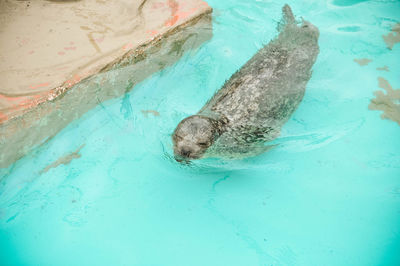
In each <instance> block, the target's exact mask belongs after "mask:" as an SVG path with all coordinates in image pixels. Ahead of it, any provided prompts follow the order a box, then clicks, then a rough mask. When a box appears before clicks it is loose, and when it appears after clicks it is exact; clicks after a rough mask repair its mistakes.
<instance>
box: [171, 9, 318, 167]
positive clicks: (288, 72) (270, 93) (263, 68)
mask: <svg viewBox="0 0 400 266" xmlns="http://www.w3.org/2000/svg"><path fill="white" fill-rule="evenodd" d="M282 13H283V17H282V20H281V21H280V22H279V23H278V31H279V35H278V36H277V37H276V38H275V39H273V40H272V41H270V42H269V43H268V45H266V46H264V47H263V48H261V49H260V50H259V51H258V52H257V53H256V54H255V55H254V56H253V57H252V58H251V59H250V60H249V61H248V62H247V63H246V64H245V65H244V66H243V67H242V68H241V69H240V70H238V71H237V72H236V73H234V74H233V75H232V76H231V78H230V79H229V80H228V81H226V82H225V84H224V85H223V86H222V88H221V89H219V90H218V91H217V92H216V93H215V94H214V96H213V97H212V98H211V99H210V100H209V101H208V102H207V103H206V104H205V105H204V107H203V108H201V110H200V111H199V112H198V113H197V114H195V115H192V116H189V117H187V118H185V119H183V120H182V121H181V122H180V123H179V124H178V126H177V127H176V129H175V131H174V133H173V134H172V141H173V148H174V155H175V158H176V160H178V161H182V160H184V161H190V160H193V159H200V158H205V157H222V158H231V159H235V158H243V157H249V156H255V155H258V154H260V153H262V152H265V151H266V150H268V148H270V146H266V144H265V142H268V141H271V140H273V139H275V138H276V137H277V136H279V134H280V129H281V128H282V126H283V125H284V123H286V122H287V121H288V120H289V118H290V117H291V115H292V113H293V112H294V111H295V110H296V109H297V107H298V105H299V104H300V102H301V100H302V98H303V96H304V93H305V88H306V85H307V82H308V80H309V79H310V78H311V73H312V70H311V68H312V66H313V65H314V62H315V60H316V58H317V56H318V53H319V46H318V38H319V30H318V28H317V27H315V26H314V25H313V24H311V23H310V22H308V21H304V20H302V22H296V20H295V18H294V16H293V13H292V10H291V8H290V7H289V6H288V5H287V4H286V5H284V7H283V8H282Z"/></svg>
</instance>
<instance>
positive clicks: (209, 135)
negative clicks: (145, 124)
mask: <svg viewBox="0 0 400 266" xmlns="http://www.w3.org/2000/svg"><path fill="white" fill-rule="evenodd" d="M218 132H219V131H218V126H217V123H216V121H214V119H212V118H210V117H206V116H202V115H192V116H189V117H187V118H185V119H184V120H182V121H181V122H180V123H179V124H178V126H177V127H176V129H175V131H174V133H173V135H172V141H173V143H174V155H175V158H176V159H177V160H178V161H182V160H192V159H199V158H200V157H202V156H203V155H204V153H205V152H206V150H207V149H208V148H209V147H210V146H211V145H212V144H213V143H214V141H215V140H216V139H217V137H218V136H219V134H218Z"/></svg>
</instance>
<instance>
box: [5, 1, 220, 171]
mask: <svg viewBox="0 0 400 266" xmlns="http://www.w3.org/2000/svg"><path fill="white" fill-rule="evenodd" d="M110 2H112V4H111V3H110ZM132 3H133V4H132ZM99 6H100V7H99ZM30 8H32V9H33V11H34V12H33V11H29V12H33V13H28V14H30V15H27V13H26V12H28V11H27V10H29V9H30ZM46 8H47V9H48V10H46ZM111 8H114V9H116V10H114V11H110V12H107V10H109V9H111ZM125 11H126V12H125ZM128 11H129V12H128ZM0 12H1V18H0V25H2V26H0V41H1V42H0V49H1V51H9V52H10V53H9V54H8V55H7V53H3V52H2V54H1V55H0V57H1V58H0V168H5V167H8V166H9V165H10V164H12V163H13V162H15V161H16V160H17V159H19V158H21V157H22V156H24V155H25V154H27V153H28V152H29V151H31V150H32V149H33V148H35V147H37V146H39V145H40V144H42V143H44V142H45V141H47V140H48V139H50V138H52V137H53V136H54V135H56V134H57V132H59V131H60V130H61V129H63V128H64V127H65V126H67V125H68V124H69V123H70V122H72V121H73V120H75V119H77V118H79V117H81V116H82V115H83V114H84V113H85V112H87V111H88V110H90V109H92V108H93V107H95V106H96V105H98V104H99V103H101V102H103V101H105V100H108V99H111V98H114V97H118V96H121V95H122V94H124V93H126V92H127V91H128V90H129V89H131V88H132V86H133V85H135V84H136V83H138V82H140V81H142V80H144V79H145V78H146V77H148V76H150V75H151V74H153V73H154V72H156V71H159V70H161V69H163V68H165V67H166V66H168V65H171V64H173V63H174V62H176V61H177V60H178V59H179V58H180V57H181V56H182V54H183V53H184V52H185V51H187V50H191V49H196V48H197V47H198V46H200V45H201V44H202V43H203V42H204V41H206V40H208V39H210V38H211V36H212V24H211V12H212V9H211V8H210V7H209V6H208V5H207V4H206V3H205V2H203V1H201V0H189V1H182V0H162V1H153V0H141V1H136V0H134V1H115V2H114V1H101V0H97V1H95V0H81V1H54V0H53V1H45V0H37V1H17V0H14V1H10V0H8V1H4V2H1V3H0ZM19 12H21V13H19ZM35 12H36V13H35ZM57 12H63V13H62V14H59V13H57ZM71 12H72V13H74V14H75V16H76V17H68V19H66V18H65V19H63V17H64V16H71ZM96 12H97V13H96ZM102 12H105V14H110V18H109V19H110V20H112V17H113V16H116V17H117V18H118V19H117V22H115V21H114V22H113V23H110V24H109V25H108V24H107V19H105V21H102V20H101V18H102V17H101V14H102ZM124 12H125V13H126V14H125V15H126V17H123V15H121V13H124ZM5 13H7V14H5ZM132 13H134V14H135V15H133V16H132ZM16 14H19V15H17V18H13V17H12V16H13V15H16ZM46 14H47V15H49V17H46ZM52 14H58V16H59V18H57V19H56V20H54V17H53V15H52ZM103 15H104V14H103ZM21 16H22V18H21ZM24 16H25V19H24V18H23V17H24ZM121 17H122V18H121ZM81 18H82V19H83V21H84V22H85V23H86V24H82V23H83V22H82V21H81ZM34 21H41V22H40V23H39V24H38V25H39V26H38V27H39V28H40V30H39V29H38V30H37V31H36V33H37V35H35V30H34V29H29V28H28V29H23V30H21V31H19V34H17V35H18V36H14V35H16V33H15V31H17V32H18V29H19V27H22V25H23V24H24V23H25V26H26V23H31V24H32V23H34ZM59 21H60V22H59ZM99 23H100V24H101V25H102V26H101V27H103V26H104V27H105V28H106V30H105V31H104V30H103V31H102V30H101V29H95V30H92V31H90V32H88V30H87V29H88V28H89V29H92V28H93V29H94V28H95V26H96V25H98V24H99ZM15 24H17V25H15ZM126 24H129V26H126ZM82 25H83V27H82ZM86 25H89V26H86ZM93 25H94V26H93ZM66 27H67V28H68V27H69V28H70V29H71V28H74V30H72V31H71V32H69V33H68V31H66ZM42 28H45V29H42ZM107 28H109V29H108V30H107ZM50 29H52V30H53V31H55V32H57V33H58V35H59V36H58V39H57V40H54V39H52V38H51V37H49V38H48V37H47V36H48V35H49V34H48V33H46V31H47V32H48V31H49V30H50ZM110 29H111V30H110ZM63 30H65V31H63ZM32 31H33V33H32ZM38 31H42V33H40V32H39V33H38ZM60 32H61V33H63V34H60ZM24 34H28V35H29V36H30V37H24V36H25V35H24ZM30 34H31V35H30ZM13 36H14V37H13ZM61 36H62V37H61ZM106 40H107V41H106ZM93 42H94V43H93ZM107 42H108V43H107ZM103 43H106V44H104V45H103ZM13 44H14V46H13ZM15 44H16V45H15ZM74 47H75V48H74ZM80 50H82V51H80ZM32 51H33V53H32ZM75 51H79V53H78V54H74V53H73V52H75ZM70 52H71V53H70ZM68 53H70V54H69V55H68ZM33 54H41V55H42V57H41V56H38V57H37V58H36V57H35V58H34V59H32V58H31V57H29V55H33ZM41 59H43V60H41ZM13 60H14V61H13ZM29 84H31V85H29Z"/></svg>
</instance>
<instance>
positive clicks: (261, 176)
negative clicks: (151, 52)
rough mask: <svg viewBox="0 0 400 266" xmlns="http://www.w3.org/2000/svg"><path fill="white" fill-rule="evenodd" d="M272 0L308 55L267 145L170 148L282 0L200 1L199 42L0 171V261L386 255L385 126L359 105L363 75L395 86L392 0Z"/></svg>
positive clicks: (397, 247)
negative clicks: (179, 152)
mask: <svg viewBox="0 0 400 266" xmlns="http://www.w3.org/2000/svg"><path fill="white" fill-rule="evenodd" d="M286 2H288V4H289V5H291V7H292V9H293V12H294V14H295V15H296V16H297V17H298V18H300V17H304V19H306V20H309V21H311V22H312V23H313V24H315V25H316V26H317V27H318V28H319V30H320V39H319V45H320V54H319V56H318V59H317V61H316V63H315V65H314V68H313V69H314V70H313V75H312V78H311V80H310V81H309V83H308V85H307V89H306V94H305V97H304V99H303V101H302V103H301V105H300V106H299V108H298V109H297V111H296V112H295V113H294V115H293V116H292V118H291V119H290V121H289V122H288V123H287V124H286V125H285V126H284V128H283V130H282V132H281V136H280V137H279V138H278V139H277V140H275V141H274V143H275V144H278V145H277V146H276V147H275V148H273V149H272V150H270V151H269V152H268V153H265V154H263V155H261V156H258V157H254V158H248V159H244V160H239V161H223V160H219V159H206V160H200V161H197V162H194V163H193V164H192V165H190V166H185V165H180V164H178V163H177V162H175V161H174V160H173V159H171V153H172V143H171V133H172V131H173V130H174V128H175V127H176V125H177V124H178V122H179V121H180V120H181V119H183V118H184V117H186V116H189V115H191V114H194V113H196V112H197V111H198V110H200V108H201V107H202V106H203V105H204V104H205V102H206V101H207V100H208V99H209V98H210V97H211V96H212V95H213V93H214V92H215V91H216V90H217V89H219V88H220V87H221V86H222V85H223V83H224V81H225V80H226V79H228V78H229V77H230V76H231V75H232V74H233V73H234V72H235V71H236V70H238V69H239V68H240V67H241V66H242V65H243V64H244V63H245V62H246V61H247V60H248V59H250V58H251V56H252V55H253V54H255V53H256V51H257V50H258V49H260V48H261V47H262V46H263V45H264V44H267V43H268V41H269V40H271V39H272V38H273V37H274V36H276V35H277V30H276V24H277V22H278V21H279V20H280V18H281V7H282V6H283V4H284V3H285V2H284V1H262V0H259V1H255V0H254V1H243V0H229V1H228V0H210V1H208V3H209V4H210V6H212V7H213V9H214V12H213V33H214V36H213V38H212V39H211V40H210V41H208V42H206V43H205V44H203V45H202V46H201V47H200V48H199V49H197V50H193V51H191V52H188V53H186V54H185V55H184V56H183V57H182V58H181V59H180V60H179V61H178V62H177V63H176V64H175V65H173V66H172V67H168V68H166V69H165V70H163V71H161V72H159V73H156V74H154V75H153V76H152V77H150V78H148V79H146V80H145V81H143V82H141V83H140V84H138V85H137V86H135V87H134V88H133V89H132V90H131V91H129V92H128V93H127V94H126V95H124V96H123V97H121V98H118V99H113V100H110V101H107V102H104V103H102V104H100V105H99V106H98V107H96V108H95V109H93V110H91V111H90V112H88V113H86V114H85V115H84V116H83V117H81V118H80V119H79V120H76V121H74V122H73V123H71V124H70V125H69V126H68V127H67V128H65V129H64V130H63V131H61V132H60V133H59V134H58V135H57V136H55V137H54V138H52V139H51V140H49V141H48V142H47V143H46V144H45V145H42V146H41V147H39V148H38V149H36V150H35V151H33V152H31V153H30V154H28V155H27V156H25V157H24V158H22V159H20V160H19V161H17V162H16V163H14V164H13V165H12V166H11V167H10V168H8V169H1V170H0V176H2V178H0V265H400V124H398V123H397V122H395V121H392V120H390V119H382V118H381V114H382V111H379V110H370V109H369V106H370V105H371V100H372V99H374V98H375V95H374V92H375V91H382V92H384V89H383V88H380V87H379V80H382V79H384V80H385V81H387V82H388V83H389V84H390V85H391V87H392V88H393V89H400V60H399V58H400V43H399V44H394V45H393V48H392V49H388V47H387V44H386V43H385V41H384V39H383V37H382V35H387V34H389V33H390V32H391V30H392V27H393V26H394V25H395V24H396V23H399V22H400V2H399V1H395V0H393V1H390V0H388V1H384V0H381V1H378V0H376V1H365V0H364V1H355V0H332V1H318V0H307V1H286ZM398 34H400V33H398ZM355 59H356V60H355ZM385 84H386V83H385ZM393 103H394V104H397V106H399V103H400V102H398V101H397V102H396V101H395V100H393Z"/></svg>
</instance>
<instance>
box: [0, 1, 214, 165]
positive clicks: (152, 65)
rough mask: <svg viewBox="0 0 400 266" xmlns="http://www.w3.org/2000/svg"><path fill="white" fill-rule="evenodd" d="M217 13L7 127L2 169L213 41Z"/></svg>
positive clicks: (193, 20) (195, 19)
mask: <svg viewBox="0 0 400 266" xmlns="http://www.w3.org/2000/svg"><path fill="white" fill-rule="evenodd" d="M211 13H212V9H211V7H209V6H208V5H207V8H205V9H204V10H203V12H201V13H199V14H196V15H194V16H192V17H190V18H189V19H187V20H186V21H183V22H182V23H180V24H176V26H175V27H171V28H170V29H169V30H167V31H166V32H165V33H164V34H162V35H158V36H156V37H152V38H151V39H150V40H148V41H147V42H145V43H142V44H140V45H138V46H136V47H132V49H130V50H128V51H127V52H125V53H124V54H123V56H122V57H119V58H115V59H114V60H111V61H110V62H108V63H107V64H105V65H104V66H103V67H102V68H101V69H100V70H99V71H98V72H97V73H96V74H93V75H90V76H88V77H86V78H83V79H81V80H79V82H77V83H76V84H71V85H72V86H70V87H60V88H56V89H55V90H54V97H53V98H50V99H49V100H47V101H44V102H41V103H40V104H37V105H36V106H34V108H30V109H29V110H28V111H26V112H24V113H23V114H22V115H19V116H16V117H13V118H12V119H9V120H7V121H5V122H3V123H1V124H0V136H1V137H0V147H1V151H2V152H1V153H0V168H7V167H9V166H10V165H11V164H12V163H13V162H15V161H16V160H18V159H20V158H21V157H23V156H24V155H25V154H27V153H29V152H30V151H31V150H32V149H34V148H35V147H37V146H39V145H41V144H43V143H44V142H46V141H47V140H49V139H51V138H52V137H53V136H54V135H56V134H57V133H58V132H59V131H60V130H62V129H63V128H64V127H66V126H67V125H68V124H69V123H71V122H72V121H74V120H76V119H78V118H79V117H81V116H82V115H83V114H85V113H86V112H87V111H89V110H90V109H92V108H94V107H95V106H97V105H98V104H99V103H101V102H103V101H105V100H108V99H112V98H115V97H118V96H121V95H123V94H124V93H126V92H127V91H128V90H129V89H131V88H132V86H134V85H135V84H137V83H138V82H140V81H142V80H144V79H145V78H147V77H148V76H150V75H151V74H153V73H155V72H157V71H159V70H161V69H163V68H165V67H167V66H169V65H171V64H173V63H175V62H176V61H177V60H178V59H179V58H180V57H181V56H182V54H183V53H184V52H185V51H188V50H193V49H196V48H197V47H199V46H200V45H201V44H202V43H203V42H205V41H207V40H209V39H210V38H211V36H212V24H211Z"/></svg>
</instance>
